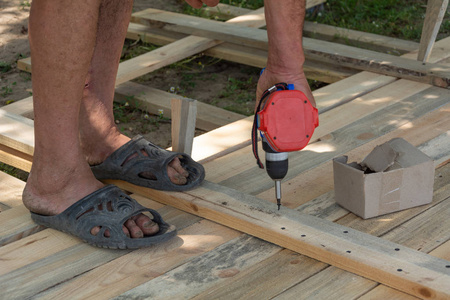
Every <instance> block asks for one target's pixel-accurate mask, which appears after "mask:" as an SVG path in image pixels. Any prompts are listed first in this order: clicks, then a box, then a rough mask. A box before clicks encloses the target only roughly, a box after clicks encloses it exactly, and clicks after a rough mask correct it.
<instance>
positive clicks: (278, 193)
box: [275, 180, 281, 210]
mask: <svg viewBox="0 0 450 300" xmlns="http://www.w3.org/2000/svg"><path fill="white" fill-rule="evenodd" d="M275 196H276V197H277V205H278V210H280V207H281V180H275Z"/></svg>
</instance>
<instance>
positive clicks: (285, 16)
mask: <svg viewBox="0 0 450 300" xmlns="http://www.w3.org/2000/svg"><path fill="white" fill-rule="evenodd" d="M264 5H265V7H264V8H265V16H266V23H267V35H268V41H269V54H268V58H267V67H266V69H265V71H264V72H263V74H262V75H261V77H260V79H259V81H258V89H257V93H256V97H257V98H256V100H257V101H259V99H260V97H261V95H262V93H263V92H264V91H265V90H266V89H267V88H269V87H270V86H272V85H274V84H276V83H279V82H286V83H292V84H294V86H295V89H296V90H300V91H302V92H303V93H305V95H306V96H307V97H308V99H309V100H310V102H311V104H312V105H313V106H316V103H315V101H314V97H313V95H312V93H311V89H310V88H309V85H308V81H307V80H306V77H305V74H304V73H303V63H304V62H305V55H304V53H303V44H302V38H303V22H304V18H305V7H306V1H305V0H277V1H275V0H265V1H264Z"/></svg>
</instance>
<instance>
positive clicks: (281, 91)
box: [252, 83, 319, 210]
mask: <svg viewBox="0 0 450 300" xmlns="http://www.w3.org/2000/svg"><path fill="white" fill-rule="evenodd" d="M318 125H319V114H318V111H317V108H315V107H313V106H312V105H311V103H310V102H309V100H308V98H307V97H306V96H305V94H304V93H302V92H301V91H298V90H294V86H293V85H292V84H289V85H288V84H286V83H277V84H275V85H274V86H272V87H270V88H269V89H267V90H266V91H265V92H264V93H263V95H262V97H261V100H260V101H259V103H258V107H257V109H256V114H255V119H254V121H253V129H252V146H253V154H254V155H255V158H256V162H257V164H258V166H259V167H260V168H262V169H263V168H264V166H263V164H262V163H261V161H260V159H259V155H258V145H257V142H258V137H257V130H259V131H260V132H261V139H262V143H263V144H262V145H263V150H264V151H265V152H266V170H267V174H268V175H269V176H270V178H272V179H273V180H274V181H275V196H276V198H277V205H278V210H280V206H281V180H282V179H283V178H284V177H285V176H286V174H287V171H288V153H287V152H292V151H299V150H301V149H303V148H305V147H306V145H307V144H308V142H309V140H310V139H311V137H312V135H313V133H314V129H315V128H316V127H317V126H318Z"/></svg>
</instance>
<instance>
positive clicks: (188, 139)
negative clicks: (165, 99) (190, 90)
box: [171, 98, 197, 155]
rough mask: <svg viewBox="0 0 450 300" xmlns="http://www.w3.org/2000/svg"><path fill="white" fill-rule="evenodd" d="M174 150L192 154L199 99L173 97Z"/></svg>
mask: <svg viewBox="0 0 450 300" xmlns="http://www.w3.org/2000/svg"><path fill="white" fill-rule="evenodd" d="M171 104H172V150H173V151H175V152H182V153H186V154H189V155H191V154H192V144H193V141H194V135H195V118H196V116H197V100H192V99H188V98H184V99H177V98H173V99H172V102H171Z"/></svg>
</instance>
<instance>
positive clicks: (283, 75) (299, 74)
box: [255, 66, 316, 109]
mask: <svg viewBox="0 0 450 300" xmlns="http://www.w3.org/2000/svg"><path fill="white" fill-rule="evenodd" d="M280 82H286V83H287V84H290V83H292V84H293V85H294V89H296V90H299V91H301V92H303V93H304V94H305V95H306V97H307V98H308V100H309V102H311V104H312V106H314V107H315V106H316V102H315V100H314V96H313V94H312V93H311V89H310V87H309V85H308V81H307V80H306V77H305V74H304V73H303V71H302V70H298V71H296V72H292V73H289V72H278V73H277V72H273V71H272V70H271V69H270V68H269V66H268V67H267V68H266V69H265V70H264V72H263V73H262V74H261V76H260V77H259V80H258V86H257V89H256V105H255V109H256V107H257V106H258V103H259V100H260V99H261V96H262V94H263V92H264V91H265V90H267V89H268V88H270V87H271V86H273V85H274V84H277V83H280Z"/></svg>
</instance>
